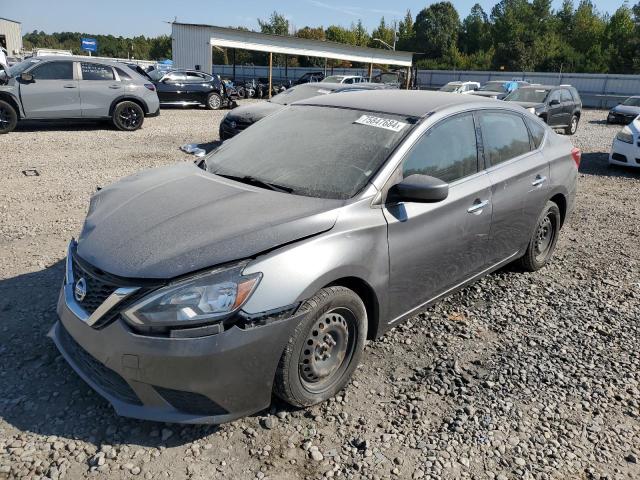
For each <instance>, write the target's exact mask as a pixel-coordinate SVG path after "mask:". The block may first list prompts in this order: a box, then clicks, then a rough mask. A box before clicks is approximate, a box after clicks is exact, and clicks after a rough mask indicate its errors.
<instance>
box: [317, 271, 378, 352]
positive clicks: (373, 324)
mask: <svg viewBox="0 0 640 480" xmlns="http://www.w3.org/2000/svg"><path fill="white" fill-rule="evenodd" d="M326 286H327V287H335V286H341V287H346V288H348V289H350V290H353V291H354V292H355V293H356V294H357V295H358V296H359V297H360V299H361V300H362V303H364V306H365V308H366V309H367V339H368V340H373V339H374V338H376V336H377V335H378V315H379V306H378V297H377V296H376V293H375V292H374V290H373V288H371V286H370V285H369V284H368V283H367V282H365V281H364V280H362V279H360V278H358V277H344V278H340V279H338V280H336V281H335V282H331V283H330V284H329V285H326Z"/></svg>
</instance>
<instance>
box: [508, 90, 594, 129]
mask: <svg viewBox="0 0 640 480" xmlns="http://www.w3.org/2000/svg"><path fill="white" fill-rule="evenodd" d="M504 100H505V101H507V102H514V103H517V104H518V105H520V106H522V107H524V108H526V109H527V110H529V111H530V112H531V113H533V114H534V115H537V116H538V117H540V118H541V119H542V120H544V121H545V122H546V123H547V125H549V126H551V127H553V128H562V129H564V133H565V134H566V135H573V134H574V133H576V132H577V131H578V123H579V122H580V116H581V115H582V100H581V99H580V94H578V91H577V90H576V89H575V88H574V87H572V86H571V85H560V86H545V85H531V86H529V87H522V88H519V89H517V90H515V91H513V92H511V93H510V94H509V95H507V96H506V97H505V98H504Z"/></svg>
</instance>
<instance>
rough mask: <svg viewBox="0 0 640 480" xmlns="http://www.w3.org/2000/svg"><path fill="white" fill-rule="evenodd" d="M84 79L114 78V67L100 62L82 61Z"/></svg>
mask: <svg viewBox="0 0 640 480" xmlns="http://www.w3.org/2000/svg"><path fill="white" fill-rule="evenodd" d="M80 68H81V70H82V79H83V80H114V79H115V76H114V74H113V68H111V67H110V66H108V65H100V64H99V63H88V62H82V63H81V64H80Z"/></svg>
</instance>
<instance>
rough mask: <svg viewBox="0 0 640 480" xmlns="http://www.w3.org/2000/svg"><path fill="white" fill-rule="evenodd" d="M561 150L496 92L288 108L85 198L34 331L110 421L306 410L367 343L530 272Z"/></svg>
mask: <svg viewBox="0 0 640 480" xmlns="http://www.w3.org/2000/svg"><path fill="white" fill-rule="evenodd" d="M327 139H331V141H327ZM579 161H580V151H579V150H578V149H575V148H573V147H572V145H571V143H570V142H569V140H568V139H566V138H563V137H560V136H558V135H556V134H555V133H554V132H553V131H551V130H550V129H549V128H548V127H547V126H546V125H545V124H544V123H542V122H541V121H540V120H539V119H538V118H536V117H535V116H533V115H531V114H529V113H528V112H526V111H525V110H523V109H522V108H520V107H518V106H516V105H513V104H508V103H505V102H499V101H496V100H490V99H483V98H480V97H478V98H471V97H469V96H464V95H450V94H447V93H438V92H420V91H399V90H393V91H371V92H355V93H343V94H340V95H324V96H320V97H314V98H312V99H309V100H306V101H303V102H298V103H295V104H293V105H291V106H289V107H287V108H283V109H282V110H280V111H279V112H277V113H275V114H273V115H270V116H269V117H268V118H265V119H264V120H262V121H260V122H258V123H257V124H256V125H255V126H254V127H252V128H250V129H248V130H247V131H246V132H245V133H243V134H242V135H240V136H239V137H237V138H236V139H234V140H232V141H230V142H226V143H224V144H223V145H222V146H221V147H220V148H218V149H217V150H215V151H214V152H213V153H212V154H210V155H209V156H208V157H206V158H205V159H204V160H203V161H202V162H201V163H199V164H198V165H194V164H188V163H183V164H178V165H174V166H168V167H163V168H158V169H155V170H150V171H146V172H142V173H138V174H136V175H134V176H131V177H128V178H126V179H124V180H122V181H120V182H118V183H116V184H114V185H112V186H108V187H105V188H103V189H102V190H101V191H99V192H97V193H96V194H95V195H94V197H93V198H92V200H91V204H90V207H89V212H88V214H87V218H86V221H85V224H84V227H83V230H82V232H81V234H80V237H79V239H78V241H77V242H76V241H72V242H71V243H70V245H69V250H68V256H67V269H66V276H65V279H64V284H63V287H62V290H61V292H60V298H59V302H58V315H59V321H58V322H57V323H56V324H55V325H54V326H53V328H52V330H51V332H50V336H51V337H52V338H53V340H54V341H55V343H56V345H57V346H58V348H59V349H60V351H61V353H62V355H63V356H64V358H65V359H66V360H67V361H68V362H69V363H70V365H71V366H72V367H73V368H74V369H75V370H76V371H77V373H78V374H79V375H80V376H81V377H82V378H84V380H85V381H86V382H88V383H89V384H90V385H91V386H92V387H93V388H94V389H95V390H96V391H97V392H98V393H100V394H101V395H102V396H103V397H105V398H106V399H107V400H108V401H109V402H110V403H111V404H112V405H113V406H114V408H115V409H116V411H117V412H118V413H119V414H121V415H125V416H131V417H136V418H143V419H153V420H159V421H169V422H187V423H219V422H224V421H229V420H232V419H234V418H238V417H240V416H243V415H247V414H250V413H253V412H257V411H259V410H261V409H264V408H266V407H268V406H269V404H270V402H271V398H272V394H273V393H275V394H276V395H278V396H279V397H281V398H283V399H284V400H286V401H287V402H289V403H290V404H292V405H295V406H309V405H313V404H316V403H318V402H321V401H324V400H326V399H328V398H330V397H331V396H332V395H335V394H336V393H337V392H339V391H340V390H341V389H343V388H344V387H345V386H346V385H347V383H348V381H349V378H350V377H351V375H352V373H353V371H354V369H355V368H356V366H357V365H358V362H359V361H360V359H361V357H362V351H363V347H364V343H365V340H366V339H375V338H378V337H380V336H381V335H383V334H384V333H385V332H386V331H387V330H389V329H390V328H392V327H393V326H395V325H397V324H399V323H400V322H402V321H403V320H405V319H407V318H409V317H411V316H412V315H415V314H416V313H418V312H420V311H421V310H424V309H425V308H427V307H428V306H429V305H431V304H433V303H434V302H436V301H437V300H438V299H440V298H442V297H444V296H446V295H449V294H451V293H452V292H455V291H457V290H459V289H461V288H463V287H465V286H466V285H469V284H470V283H472V282H474V281H475V280H477V279H479V278H480V277H482V276H484V275H487V274H489V273H490V272H492V271H494V270H496V269H498V268H500V267H501V266H503V265H506V264H508V263H511V262H517V263H518V264H519V265H520V266H521V268H523V269H524V270H528V271H535V270H538V269H540V268H542V267H544V266H545V265H546V264H547V263H548V262H549V261H550V260H551V257H552V255H553V252H554V249H555V246H556V242H557V240H558V235H559V234H560V229H561V227H562V225H563V224H564V223H565V222H566V220H567V217H568V216H569V214H570V212H571V210H572V208H573V205H574V199H575V193H576V179H577V172H578V164H579Z"/></svg>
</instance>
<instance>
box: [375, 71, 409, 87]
mask: <svg viewBox="0 0 640 480" xmlns="http://www.w3.org/2000/svg"><path fill="white" fill-rule="evenodd" d="M405 78H406V77H405V73H404V71H402V70H392V71H389V72H380V73H378V74H377V75H374V76H373V78H372V79H371V82H372V83H382V84H384V85H388V86H389V87H393V88H400V87H401V86H403V85H404V84H405Z"/></svg>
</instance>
